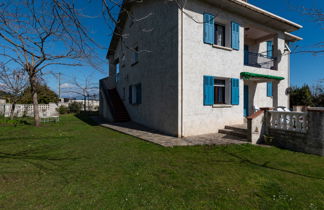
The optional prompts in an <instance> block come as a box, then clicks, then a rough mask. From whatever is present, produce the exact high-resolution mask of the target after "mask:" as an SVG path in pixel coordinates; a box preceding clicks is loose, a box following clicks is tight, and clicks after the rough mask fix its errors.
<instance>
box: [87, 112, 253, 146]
mask: <svg viewBox="0 0 324 210" xmlns="http://www.w3.org/2000/svg"><path fill="white" fill-rule="evenodd" d="M92 119H93V120H94V121H95V122H97V123H98V124H99V125H100V126H103V127H106V128H110V129H112V130H115V131H118V132H121V133H124V134H128V135H131V136H135V137H137V138H140V139H143V140H145V141H148V142H152V143H155V144H159V145H161V146H164V147H173V146H192V145H227V144H246V143H248V142H245V141H244V139H243V141H242V139H240V138H237V137H233V136H228V135H226V134H220V133H213V134H206V135H199V136H192V137H186V138H177V137H172V136H168V135H164V134H162V133H159V132H157V131H155V130H152V129H149V128H146V127H144V126H142V125H139V124H137V123H134V122H124V123H110V122H105V121H103V120H102V119H101V118H100V117H92Z"/></svg>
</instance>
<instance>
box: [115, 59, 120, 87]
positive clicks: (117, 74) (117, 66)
mask: <svg viewBox="0 0 324 210" xmlns="http://www.w3.org/2000/svg"><path fill="white" fill-rule="evenodd" d="M115 67H116V82H118V81H119V74H120V66H119V60H118V59H117V60H116V64H115Z"/></svg>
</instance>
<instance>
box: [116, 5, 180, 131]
mask: <svg viewBox="0 0 324 210" xmlns="http://www.w3.org/2000/svg"><path fill="white" fill-rule="evenodd" d="M131 11H132V15H133V16H134V17H135V19H142V20H140V21H136V22H134V23H132V24H131V22H132V21H131V19H128V20H127V22H126V25H125V27H124V31H123V34H124V35H125V36H124V39H123V40H124V41H123V42H119V44H118V48H117V50H116V53H115V55H114V58H113V59H112V58H110V63H112V62H113V61H114V60H116V59H117V58H119V60H120V76H119V78H120V80H119V81H118V82H117V84H116V87H117V90H118V92H119V95H120V96H121V98H122V99H123V101H124V104H125V106H126V109H127V110H128V112H129V114H130V117H131V119H132V120H133V121H135V122H137V123H140V124H143V125H146V126H148V127H150V128H153V129H157V130H159V131H162V132H164V133H167V134H171V135H178V125H179V124H178V9H177V6H176V4H175V2H170V1H159V0H154V1H145V2H144V3H134V5H133V7H132V9H131ZM127 35H130V36H127ZM135 46H138V48H139V52H140V53H139V62H138V63H137V64H135V65H132V60H133V53H134V52H133V50H131V49H128V48H134V47H135ZM114 71H115V69H114V66H113V65H110V78H114V76H115V72H114ZM110 83H113V82H110ZM138 83H141V84H142V104H140V105H131V104H129V102H128V96H129V92H128V88H129V85H135V84H138ZM124 93H125V94H124Z"/></svg>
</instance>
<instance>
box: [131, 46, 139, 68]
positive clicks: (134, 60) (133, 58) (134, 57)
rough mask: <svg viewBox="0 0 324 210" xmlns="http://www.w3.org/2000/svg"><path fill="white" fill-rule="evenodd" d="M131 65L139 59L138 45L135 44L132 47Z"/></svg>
mask: <svg viewBox="0 0 324 210" xmlns="http://www.w3.org/2000/svg"><path fill="white" fill-rule="evenodd" d="M132 56H133V57H132V66H134V65H136V64H138V60H139V48H138V45H136V46H135V47H134V48H133V55H132Z"/></svg>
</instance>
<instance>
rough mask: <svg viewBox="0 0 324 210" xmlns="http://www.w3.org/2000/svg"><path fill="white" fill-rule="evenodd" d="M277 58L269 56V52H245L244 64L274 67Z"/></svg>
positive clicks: (266, 67) (267, 67)
mask: <svg viewBox="0 0 324 210" xmlns="http://www.w3.org/2000/svg"><path fill="white" fill-rule="evenodd" d="M275 60H276V59H275V58H274V57H269V56H268V55H267V52H263V53H254V52H248V51H245V52H244V65H246V66H253V67H257V68H265V69H274V64H275Z"/></svg>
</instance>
